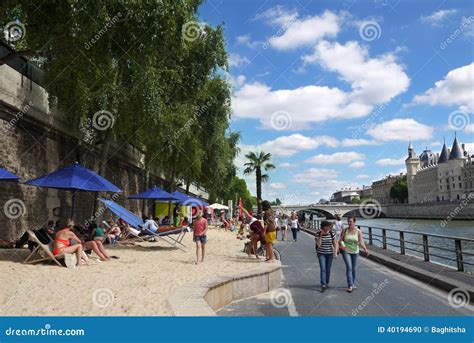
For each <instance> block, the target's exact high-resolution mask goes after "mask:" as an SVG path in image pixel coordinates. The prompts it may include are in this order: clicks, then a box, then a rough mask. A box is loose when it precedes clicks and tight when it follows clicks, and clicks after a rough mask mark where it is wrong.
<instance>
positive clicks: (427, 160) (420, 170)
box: [405, 137, 474, 204]
mask: <svg viewBox="0 0 474 343" xmlns="http://www.w3.org/2000/svg"><path fill="white" fill-rule="evenodd" d="M473 163H474V156H470V155H469V153H468V152H467V151H466V148H465V145H464V144H462V145H461V144H459V142H458V139H457V137H455V138H454V142H453V145H452V147H451V149H448V148H447V147H446V143H444V144H443V148H442V150H441V153H440V154H434V153H432V152H431V150H428V148H426V150H424V151H423V152H422V153H421V155H420V156H417V154H416V152H415V149H414V148H413V145H412V144H411V143H410V144H409V146H408V157H407V159H406V160H405V164H406V168H407V183H408V202H409V203H411V204H415V203H427V202H442V201H456V200H461V199H466V198H467V197H468V196H469V194H474V188H473V176H474V165H473Z"/></svg>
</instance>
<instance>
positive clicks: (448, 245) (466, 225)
mask: <svg viewBox="0 0 474 343" xmlns="http://www.w3.org/2000/svg"><path fill="white" fill-rule="evenodd" d="M345 220H346V218H343V221H345ZM357 224H358V225H361V226H370V227H379V228H385V229H394V230H403V231H415V232H420V233H421V232H423V233H428V234H436V235H443V236H453V237H461V238H470V239H474V221H451V222H448V223H446V225H441V220H421V219H388V218H374V219H364V218H357ZM362 231H363V232H364V233H367V229H366V228H365V227H362ZM372 232H373V234H377V235H381V234H382V232H381V230H377V229H373V230H372ZM365 237H368V236H367V235H365ZM390 238H392V239H390ZM398 239H399V234H398V232H390V231H387V243H388V244H389V246H388V248H389V249H391V250H394V251H400V245H399V241H398ZM405 241H406V243H405V248H406V254H410V255H414V256H418V257H423V247H422V246H420V245H419V244H421V243H422V236H421V235H416V234H405ZM373 243H374V245H377V246H381V245H382V242H381V237H374V242H373ZM428 243H429V247H430V248H429V249H430V260H431V261H432V262H437V263H441V264H444V265H448V266H450V267H456V262H455V261H450V260H449V259H455V258H456V255H455V248H454V240H452V239H447V238H438V237H428ZM390 244H393V246H390ZM410 249H411V250H410ZM462 251H463V260H464V261H465V262H467V263H465V264H464V268H465V270H466V271H467V272H470V273H473V272H474V256H471V255H468V254H472V255H474V242H466V241H463V242H462ZM464 253H468V254H464ZM435 255H439V256H435ZM468 263H470V264H468Z"/></svg>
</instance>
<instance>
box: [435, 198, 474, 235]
mask: <svg viewBox="0 0 474 343" xmlns="http://www.w3.org/2000/svg"><path fill="white" fill-rule="evenodd" d="M473 199H474V193H469V194H468V195H467V196H466V198H464V199H462V200H461V202H460V203H459V205H458V206H456V207H455V208H454V209H453V210H452V211H451V212H449V214H448V216H447V217H446V218H445V219H443V220H442V221H441V223H440V224H439V225H440V226H441V227H445V226H446V225H447V224H448V223H449V222H450V221H451V220H453V219H454V218H455V217H456V216H457V215H458V214H459V213H460V212H461V211H462V209H463V208H464V207H466V206H467V205H469V203H470V202H471V201H472V200H473Z"/></svg>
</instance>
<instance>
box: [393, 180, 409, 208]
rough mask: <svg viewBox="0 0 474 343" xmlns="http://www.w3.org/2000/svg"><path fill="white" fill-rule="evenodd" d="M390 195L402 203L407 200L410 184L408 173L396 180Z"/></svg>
mask: <svg viewBox="0 0 474 343" xmlns="http://www.w3.org/2000/svg"><path fill="white" fill-rule="evenodd" d="M390 197H391V198H393V199H397V200H398V201H399V202H400V203H404V202H406V200H407V199H408V184H407V177H406V175H404V176H403V177H400V178H398V179H397V180H396V181H395V183H394V184H393V186H392V188H390Z"/></svg>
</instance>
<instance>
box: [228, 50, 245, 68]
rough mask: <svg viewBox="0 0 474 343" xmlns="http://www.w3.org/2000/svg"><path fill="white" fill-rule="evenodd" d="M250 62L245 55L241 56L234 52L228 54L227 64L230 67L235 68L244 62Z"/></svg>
mask: <svg viewBox="0 0 474 343" xmlns="http://www.w3.org/2000/svg"><path fill="white" fill-rule="evenodd" d="M249 63H250V60H249V59H248V58H247V57H245V56H241V55H239V54H236V53H231V54H230V56H229V65H230V66H231V67H237V68H240V67H242V66H244V65H246V64H249Z"/></svg>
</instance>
